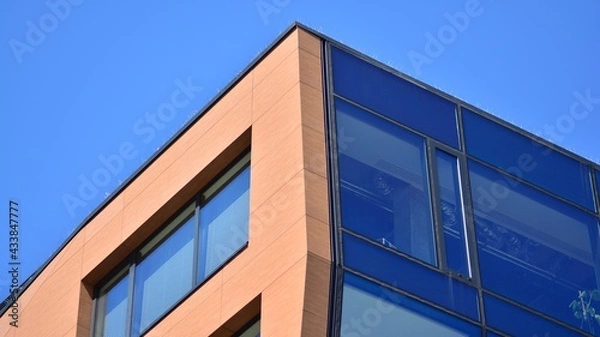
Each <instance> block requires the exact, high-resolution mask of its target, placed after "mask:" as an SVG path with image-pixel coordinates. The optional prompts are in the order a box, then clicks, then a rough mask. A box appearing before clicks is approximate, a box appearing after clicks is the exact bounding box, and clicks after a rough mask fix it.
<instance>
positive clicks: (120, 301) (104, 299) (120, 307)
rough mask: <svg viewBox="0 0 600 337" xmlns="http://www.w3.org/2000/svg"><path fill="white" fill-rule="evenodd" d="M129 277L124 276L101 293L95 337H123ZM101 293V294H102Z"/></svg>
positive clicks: (125, 325) (125, 324) (125, 323)
mask: <svg viewBox="0 0 600 337" xmlns="http://www.w3.org/2000/svg"><path fill="white" fill-rule="evenodd" d="M128 288H129V275H125V277H123V278H122V279H121V280H120V281H118V282H117V283H116V284H115V285H114V286H113V287H112V288H111V289H110V290H108V291H107V292H104V291H101V295H100V297H99V298H98V304H97V310H99V311H100V312H99V313H98V314H97V315H96V324H95V325H96V328H95V329H94V331H95V334H94V336H96V337H101V336H104V337H113V336H114V337H120V336H125V333H126V327H127V299H128V296H127V293H128ZM102 293H103V294H102Z"/></svg>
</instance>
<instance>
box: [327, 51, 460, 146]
mask: <svg viewBox="0 0 600 337" xmlns="http://www.w3.org/2000/svg"><path fill="white" fill-rule="evenodd" d="M331 50H332V58H333V90H334V91H335V93H336V94H338V95H341V96H344V97H345V98H348V99H350V100H351V101H354V102H357V103H359V104H360V105H362V106H365V107H367V108H369V109H372V110H374V111H376V112H377V113H380V114H382V115H384V116H386V117H388V118H391V119H393V120H395V121H397V122H398V123H401V124H403V125H406V126H408V127H410V128H413V129H415V130H418V131H419V132H422V133H424V134H426V135H428V136H430V137H433V138H436V139H437V140H439V141H441V142H443V143H446V144H447V145H450V146H452V147H454V148H458V127H457V123H456V104H454V103H452V102H450V101H448V100H446V99H445V98H443V97H441V96H439V95H436V94H434V93H432V92H430V91H428V90H425V89H423V88H421V87H419V86H418V85H415V84H413V83H410V82H408V81H407V80H404V79H402V78H400V77H398V76H396V75H394V74H392V73H390V72H388V71H385V70H383V69H381V68H379V67H376V66H374V65H372V64H369V63H367V62H365V61H363V60H360V59H359V58H357V57H355V56H353V55H350V54H348V53H346V52H344V51H342V50H340V49H337V48H332V49H331Z"/></svg>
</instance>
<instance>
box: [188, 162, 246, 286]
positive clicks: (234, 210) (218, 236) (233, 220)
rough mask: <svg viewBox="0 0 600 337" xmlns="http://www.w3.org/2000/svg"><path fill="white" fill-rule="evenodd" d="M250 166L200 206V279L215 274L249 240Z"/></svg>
mask: <svg viewBox="0 0 600 337" xmlns="http://www.w3.org/2000/svg"><path fill="white" fill-rule="evenodd" d="M249 189H250V168H249V167H248V168H246V169H245V170H244V171H242V172H241V173H240V174H239V175H238V176H237V177H236V178H235V179H234V180H233V181H231V182H230V183H229V184H228V185H227V186H226V187H225V188H224V189H223V190H221V191H220V192H219V193H218V194H217V195H216V196H214V197H212V198H211V199H210V200H208V202H206V204H205V205H204V206H203V207H202V208H201V209H200V233H201V234H200V247H201V250H202V252H201V253H200V257H199V259H198V262H199V263H200V266H199V268H198V274H199V275H198V279H199V280H203V279H205V278H206V277H207V276H208V275H210V274H212V273H213V272H214V271H215V270H216V269H217V268H218V267H220V266H221V265H222V264H223V263H224V262H225V261H227V260H228V259H229V258H230V257H231V256H233V255H234V254H235V253H237V252H238V251H239V250H240V249H241V248H242V247H244V245H246V243H247V242H248V220H249V214H250V210H249V208H248V207H249V205H250V196H249V192H250V191H249Z"/></svg>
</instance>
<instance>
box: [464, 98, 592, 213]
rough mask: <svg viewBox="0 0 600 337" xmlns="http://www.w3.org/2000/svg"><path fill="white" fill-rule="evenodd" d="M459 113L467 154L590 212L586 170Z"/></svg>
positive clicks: (503, 129)
mask: <svg viewBox="0 0 600 337" xmlns="http://www.w3.org/2000/svg"><path fill="white" fill-rule="evenodd" d="M462 111H463V119H464V129H465V143H466V148H467V153H468V154H470V155H472V156H475V157H477V158H479V159H481V160H484V161H486V162H488V163H490V164H492V165H493V166H495V167H497V168H500V169H503V170H505V171H507V172H509V173H511V174H513V175H515V176H517V177H519V178H522V179H525V180H527V181H529V182H531V183H533V184H535V185H537V186H539V187H542V188H544V189H546V190H547V191H550V192H552V193H555V194H556V195H559V196H561V197H563V198H565V199H567V200H570V201H572V202H574V203H577V204H579V205H581V206H583V207H585V208H587V209H589V210H594V198H593V196H592V185H591V181H590V169H589V167H587V166H586V165H584V164H583V163H581V162H579V161H577V160H575V159H573V158H570V157H567V156H565V155H564V154H561V153H559V152H558V151H555V150H553V149H551V148H549V147H547V146H545V145H542V144H540V143H538V142H536V141H534V140H532V139H531V138H529V137H526V136H524V135H520V134H518V133H516V132H515V131H512V130H510V129H508V128H506V127H504V126H502V125H500V124H498V123H496V122H493V121H491V120H489V119H487V118H484V117H482V116H480V115H478V114H476V113H474V112H471V111H469V110H467V109H463V110H462ZM559 177H560V178H559Z"/></svg>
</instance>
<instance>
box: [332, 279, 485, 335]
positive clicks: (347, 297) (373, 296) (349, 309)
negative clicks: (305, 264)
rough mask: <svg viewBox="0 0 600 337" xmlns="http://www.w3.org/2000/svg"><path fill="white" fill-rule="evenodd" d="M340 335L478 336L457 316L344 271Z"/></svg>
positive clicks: (478, 333) (472, 328) (469, 325)
mask: <svg viewBox="0 0 600 337" xmlns="http://www.w3.org/2000/svg"><path fill="white" fill-rule="evenodd" d="M341 336H343V337H356V336H373V337H381V336H444V337H459V336H460V337H463V336H481V330H480V329H479V328H478V327H476V326H474V325H472V324H470V323H468V322H466V321H463V320H461V319H459V318H457V317H453V316H451V315H448V314H446V313H444V312H442V311H440V310H437V309H435V308H433V307H430V306H428V305H426V304H423V303H420V302H418V301H415V300H412V299H410V298H408V297H406V296H403V295H401V294H398V293H396V292H393V291H391V290H389V289H387V288H384V287H382V286H378V285H377V284H375V283H373V282H370V281H367V280H365V279H363V278H361V277H358V276H356V275H353V274H350V273H345V274H344V288H343V299H342V322H341Z"/></svg>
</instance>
